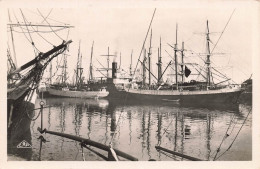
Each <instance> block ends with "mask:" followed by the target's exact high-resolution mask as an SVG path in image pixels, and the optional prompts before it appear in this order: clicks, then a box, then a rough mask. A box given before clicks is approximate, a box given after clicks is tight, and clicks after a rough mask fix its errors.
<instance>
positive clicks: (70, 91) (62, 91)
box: [39, 47, 109, 98]
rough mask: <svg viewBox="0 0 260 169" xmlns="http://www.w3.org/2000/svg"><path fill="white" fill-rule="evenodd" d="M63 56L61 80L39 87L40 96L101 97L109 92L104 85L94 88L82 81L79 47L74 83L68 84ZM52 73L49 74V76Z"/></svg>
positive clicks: (65, 62) (65, 61)
mask: <svg viewBox="0 0 260 169" xmlns="http://www.w3.org/2000/svg"><path fill="white" fill-rule="evenodd" d="M66 58H67V57H66V56H64V61H63V66H61V67H62V73H61V75H60V79H61V82H58V83H56V84H47V85H46V84H45V85H43V86H41V87H40V88H39V95H40V96H43V95H45V96H50V97H71V98H103V97H106V96H107V95H108V94H109V92H107V91H106V89H105V88H104V87H100V88H98V89H96V90H93V89H90V88H89V87H88V85H86V84H85V83H84V82H83V68H82V66H81V65H82V54H81V53H80V47H79V50H78V59H77V65H76V69H75V83H74V84H69V83H67V82H66V80H67V79H68V78H67V71H66V69H67V60H66ZM51 77H52V75H50V78H51Z"/></svg>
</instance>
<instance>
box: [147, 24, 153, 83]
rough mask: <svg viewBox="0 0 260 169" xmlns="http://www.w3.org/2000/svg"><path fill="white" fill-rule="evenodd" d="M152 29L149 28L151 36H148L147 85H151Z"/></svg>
mask: <svg viewBox="0 0 260 169" xmlns="http://www.w3.org/2000/svg"><path fill="white" fill-rule="evenodd" d="M152 32H153V30H152V29H151V36H150V47H149V52H148V69H149V87H150V86H151V55H152V35H153V33H152Z"/></svg>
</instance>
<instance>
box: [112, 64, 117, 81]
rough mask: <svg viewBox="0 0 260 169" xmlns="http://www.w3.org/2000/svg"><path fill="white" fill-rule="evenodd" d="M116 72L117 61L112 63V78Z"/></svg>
mask: <svg viewBox="0 0 260 169" xmlns="http://www.w3.org/2000/svg"><path fill="white" fill-rule="evenodd" d="M116 73H117V62H113V63H112V78H113V79H114V78H116Z"/></svg>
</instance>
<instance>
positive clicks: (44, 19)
mask: <svg viewBox="0 0 260 169" xmlns="http://www.w3.org/2000/svg"><path fill="white" fill-rule="evenodd" d="M52 10H53V8H51V10H50V12H49V13H48V15H47V16H46V17H44V18H43V21H42V22H41V23H43V22H44V21H46V19H47V18H48V17H49V15H50V14H51V12H52Z"/></svg>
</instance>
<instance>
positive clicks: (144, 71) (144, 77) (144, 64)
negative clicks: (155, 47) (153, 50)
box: [143, 49, 146, 86]
mask: <svg viewBox="0 0 260 169" xmlns="http://www.w3.org/2000/svg"><path fill="white" fill-rule="evenodd" d="M145 66H146V49H144V60H143V86H145V81H146V68H145Z"/></svg>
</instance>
